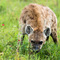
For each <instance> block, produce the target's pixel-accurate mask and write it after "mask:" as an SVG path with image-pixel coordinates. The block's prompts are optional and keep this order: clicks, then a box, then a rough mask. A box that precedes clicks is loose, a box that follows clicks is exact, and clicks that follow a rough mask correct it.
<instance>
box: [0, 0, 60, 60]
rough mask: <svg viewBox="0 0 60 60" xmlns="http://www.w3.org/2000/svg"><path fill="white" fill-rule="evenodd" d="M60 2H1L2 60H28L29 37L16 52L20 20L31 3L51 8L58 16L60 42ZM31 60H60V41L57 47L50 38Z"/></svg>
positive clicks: (4, 0) (0, 39) (43, 0)
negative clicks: (22, 13)
mask: <svg viewBox="0 0 60 60" xmlns="http://www.w3.org/2000/svg"><path fill="white" fill-rule="evenodd" d="M59 2H60V0H0V60H28V59H29V53H28V52H29V51H28V47H29V46H28V37H27V36H26V37H25V40H24V43H23V45H22V46H20V47H19V52H18V53H17V52H16V49H17V46H18V45H17V42H18V33H19V30H18V29H19V19H20V14H21V11H22V9H23V8H24V7H25V6H27V5H29V4H30V3H37V4H42V5H45V6H48V7H50V8H51V9H52V10H53V11H54V12H55V14H56V16H57V20H58V22H57V24H58V28H57V30H58V31H57V33H58V40H60V3H59ZM30 60H60V41H59V44H58V46H56V45H55V44H54V42H53V40H52V38H51V37H50V39H49V41H47V42H46V44H45V45H44V46H43V48H42V49H41V51H40V52H39V53H38V54H32V55H31V56H30Z"/></svg>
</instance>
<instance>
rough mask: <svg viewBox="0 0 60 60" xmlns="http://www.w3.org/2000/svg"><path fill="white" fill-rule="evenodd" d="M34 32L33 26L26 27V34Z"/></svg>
mask: <svg viewBox="0 0 60 60" xmlns="http://www.w3.org/2000/svg"><path fill="white" fill-rule="evenodd" d="M32 32H33V29H32V28H31V26H26V28H25V33H26V34H30V33H32Z"/></svg>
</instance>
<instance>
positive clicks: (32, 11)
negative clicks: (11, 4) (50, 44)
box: [20, 4, 57, 43]
mask: <svg viewBox="0 0 60 60" xmlns="http://www.w3.org/2000/svg"><path fill="white" fill-rule="evenodd" d="M20 24H22V33H23V34H24V33H25V27H26V26H27V25H30V26H31V27H32V28H33V31H34V32H33V33H32V34H30V35H29V41H30V42H31V39H33V40H35V41H36V43H37V42H39V41H40V40H43V43H45V41H46V39H48V37H44V35H43V32H44V30H45V29H46V28H50V30H51V37H52V38H53V41H54V42H55V43H56V42H57V18H56V15H55V14H54V12H53V11H52V10H51V9H50V8H48V7H45V6H43V5H38V4H30V5H28V6H26V7H25V8H24V9H23V11H22V13H21V17H20Z"/></svg>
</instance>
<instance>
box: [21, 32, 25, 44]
mask: <svg viewBox="0 0 60 60" xmlns="http://www.w3.org/2000/svg"><path fill="white" fill-rule="evenodd" d="M24 37H25V33H23V34H22V37H21V45H22V44H23V40H24Z"/></svg>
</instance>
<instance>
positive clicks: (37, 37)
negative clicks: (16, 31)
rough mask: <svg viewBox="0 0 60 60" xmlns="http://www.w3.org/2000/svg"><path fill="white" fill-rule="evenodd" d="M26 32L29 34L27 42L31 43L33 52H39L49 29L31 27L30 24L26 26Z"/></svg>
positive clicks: (48, 33)
mask: <svg viewBox="0 0 60 60" xmlns="http://www.w3.org/2000/svg"><path fill="white" fill-rule="evenodd" d="M25 32H26V34H28V36H29V42H30V43H31V46H32V49H33V51H35V52H39V51H40V49H41V48H42V46H43V44H44V43H45V41H46V39H47V37H48V36H49V35H50V29H49V28H46V29H45V30H44V31H43V32H40V30H39V29H35V30H34V29H33V28H32V27H31V26H26V28H25Z"/></svg>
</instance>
